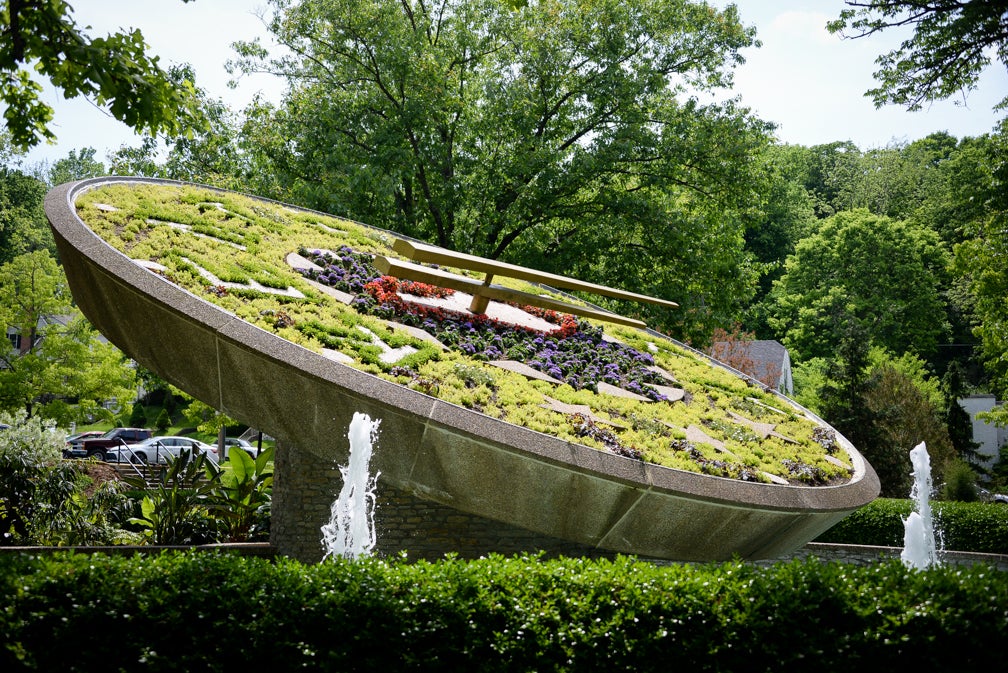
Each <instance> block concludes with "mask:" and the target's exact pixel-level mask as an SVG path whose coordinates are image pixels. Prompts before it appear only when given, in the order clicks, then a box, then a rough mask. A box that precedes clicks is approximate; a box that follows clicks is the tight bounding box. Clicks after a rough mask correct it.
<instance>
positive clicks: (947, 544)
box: [816, 498, 1008, 554]
mask: <svg viewBox="0 0 1008 673" xmlns="http://www.w3.org/2000/svg"><path fill="white" fill-rule="evenodd" d="M931 509H932V511H933V513H934V518H935V533H936V536H937V537H938V539H939V545H940V546H941V547H942V548H944V549H948V550H954V551H966V552H980V553H984V554H1008V505H1004V504H1000V503H987V502H955V501H949V502H932V503H931ZM912 511H913V502H912V501H910V500H906V499H896V498H878V499H876V500H874V501H872V502H870V503H868V504H867V505H865V506H864V507H861V508H860V509H858V510H856V511H854V512H853V513H852V514H851V515H850V516H848V517H847V518H845V519H844V520H843V521H841V522H840V523H838V524H836V525H835V526H833V527H832V528H830V529H829V530H828V531H826V532H825V533H823V534H822V535H820V536H819V537H818V538H816V542H835V543H839V544H864V545H882V546H885V547H902V546H903V520H904V519H906V518H907V517H908V516H909V515H910V512H912Z"/></svg>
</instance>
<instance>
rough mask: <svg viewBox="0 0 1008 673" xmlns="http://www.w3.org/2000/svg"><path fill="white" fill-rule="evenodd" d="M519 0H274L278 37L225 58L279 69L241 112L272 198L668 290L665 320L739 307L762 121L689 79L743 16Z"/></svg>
mask: <svg viewBox="0 0 1008 673" xmlns="http://www.w3.org/2000/svg"><path fill="white" fill-rule="evenodd" d="M514 4H515V3H508V2H504V1H503V0H441V1H439V2H434V3H414V2H398V1H397V0H365V1H359V0H305V1H303V2H289V1H288V0H274V1H273V2H272V5H273V7H274V9H275V15H274V18H273V20H272V22H271V24H270V29H271V31H272V32H273V34H274V35H275V37H276V39H277V41H278V42H279V43H280V44H282V45H283V46H284V47H285V48H286V50H287V52H288V54H289V55H288V56H284V57H279V58H270V55H269V54H268V53H267V52H266V51H265V50H264V49H263V48H262V47H261V46H260V45H258V44H256V43H252V44H243V45H241V47H240V50H241V54H242V58H241V59H240V61H239V62H238V63H237V64H235V66H236V67H238V68H241V69H243V70H244V71H249V72H251V71H269V72H273V73H276V74H279V75H281V76H283V77H285V78H287V81H288V83H289V94H288V95H287V97H286V99H285V100H284V101H283V103H282V104H281V105H280V106H279V107H278V108H276V109H272V108H267V109H261V110H260V111H259V112H258V113H256V114H254V115H252V117H251V119H252V123H251V124H250V125H247V126H246V131H248V132H251V133H252V134H253V135H254V136H255V138H256V140H257V141H258V145H259V147H260V148H261V150H262V152H263V153H264V154H266V155H268V158H269V165H270V166H271V170H270V171H269V172H271V173H273V174H274V176H276V178H277V179H276V184H277V185H282V187H280V189H282V190H283V191H281V192H280V193H274V194H270V195H271V196H274V197H276V198H280V199H282V200H288V201H293V202H297V203H302V204H304V205H308V206H311V207H315V208H319V209H321V210H325V211H327V212H333V213H338V214H343V215H349V216H351V217H354V218H356V219H359V220H362V221H365V222H368V223H370V224H374V225H378V226H383V227H387V228H390V229H393V230H396V231H400V232H402V233H405V234H408V235H411V236H415V237H417V238H421V239H425V240H429V241H432V242H435V243H437V244H439V245H442V246H446V247H449V248H454V249H459V250H464V251H467V252H472V253H475V254H479V255H483V256H488V257H493V258H508V257H511V258H515V257H521V258H522V259H523V260H524V262H525V263H529V264H532V265H536V266H541V267H542V268H545V269H547V270H550V271H555V272H560V273H574V274H577V275H579V276H581V277H585V276H586V275H587V276H588V277H587V278H586V279H588V280H594V279H598V278H600V276H604V277H605V282H608V283H611V284H620V285H622V286H624V287H627V288H628V289H634V290H637V291H642V292H645V293H649V294H656V295H659V296H663V297H669V298H672V299H674V300H675V301H678V302H680V304H682V305H683V306H685V307H686V309H685V310H684V311H682V312H680V316H679V317H672V318H671V320H676V319H681V317H682V316H688V315H701V314H702V315H703V316H704V318H709V317H710V316H711V315H714V314H720V315H719V317H722V318H723V316H724V315H726V314H728V313H730V312H731V311H732V310H734V309H736V308H737V307H738V305H739V302H740V301H742V302H744V301H745V300H746V299H747V298H748V296H751V293H752V286H753V276H754V274H753V272H752V269H751V266H750V265H748V264H747V262H746V257H745V254H744V249H743V243H744V242H743V239H742V231H743V229H744V226H745V218H746V217H747V215H748V209H749V208H750V207H752V206H753V205H754V204H755V203H756V202H758V201H759V199H760V196H759V192H760V189H759V184H760V182H759V181H760V179H761V177H762V176H761V170H760V169H759V168H758V166H757V162H756V161H755V157H756V154H757V152H758V150H759V149H761V148H762V147H764V146H765V145H766V144H767V143H768V141H769V139H768V135H767V134H768V132H769V127H768V126H767V125H766V124H764V123H762V122H760V121H758V120H756V119H755V118H753V117H752V116H751V115H750V114H749V113H748V111H747V110H745V109H742V108H740V107H739V106H738V105H737V103H735V102H731V101H729V102H727V103H724V104H720V105H703V104H701V103H700V102H698V100H697V99H696V98H695V97H693V94H694V93H696V92H698V91H704V90H711V89H715V88H718V87H723V86H727V85H728V84H730V82H731V75H732V68H733V67H734V65H735V64H737V63H739V62H741V61H742V57H741V55H740V53H739V52H740V50H741V49H744V48H746V47H749V46H751V45H753V44H754V42H755V40H754V32H753V30H752V29H751V28H745V27H743V26H742V25H741V23H740V22H739V19H738V16H737V12H736V9H735V8H734V7H733V6H731V7H729V8H727V9H725V10H724V11H723V12H721V11H717V10H715V9H713V8H711V7H710V6H708V5H706V4H701V3H697V2H693V1H689V0H629V1H626V0H545V1H544V2H536V3H527V4H524V5H522V6H520V7H514V6H512V5H514ZM586 250H596V251H601V250H605V251H606V254H605V255H604V256H603V255H589V256H587V258H586V255H585V251H586ZM700 259H706V260H709V263H707V264H697V262H698V261H699V260H700ZM729 307H730V308H729ZM671 320H670V321H671ZM725 324H726V323H725ZM705 329H706V332H707V336H708V337H709V333H710V331H709V328H705Z"/></svg>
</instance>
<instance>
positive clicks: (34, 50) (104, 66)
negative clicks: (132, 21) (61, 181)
mask: <svg viewBox="0 0 1008 673" xmlns="http://www.w3.org/2000/svg"><path fill="white" fill-rule="evenodd" d="M189 1H190V0H183V2H189ZM0 7H2V11H0V34H2V35H3V39H0V101H3V103H4V104H5V105H6V110H5V111H4V117H5V120H6V126H7V129H8V131H10V134H11V138H12V140H13V143H14V145H15V147H18V148H20V149H27V148H30V147H34V146H35V145H38V144H39V143H40V142H41V141H43V140H47V141H52V140H54V139H55V138H56V136H55V134H54V133H53V132H52V131H51V130H50V128H49V124H50V122H51V121H52V118H53V110H52V108H51V107H50V106H48V105H47V104H45V103H44V102H42V100H41V98H40V97H39V94H40V92H41V91H42V86H41V85H40V84H39V83H38V82H37V81H35V79H33V75H32V72H31V71H34V72H35V73H38V74H39V75H42V76H44V77H47V78H48V79H49V81H50V82H52V84H53V85H54V86H55V87H57V88H59V89H62V91H63V95H64V96H65V97H66V98H75V97H77V96H88V97H93V98H94V100H95V101H96V102H97V104H98V105H105V106H108V110H109V112H110V113H111V114H112V116H113V117H115V118H116V119H118V120H119V121H122V122H124V123H125V124H127V125H129V126H131V127H132V128H134V129H136V130H137V131H148V132H150V133H151V134H155V133H158V132H166V133H172V134H177V133H183V132H185V131H186V130H187V129H189V128H193V127H199V126H202V124H203V122H202V120H201V119H200V118H199V116H198V114H197V113H196V109H195V107H194V95H193V91H192V89H191V88H187V87H184V86H183V87H181V88H180V87H177V86H176V85H175V83H173V82H172V81H171V80H170V79H169V77H168V76H167V74H166V73H165V72H164V71H163V70H161V68H160V67H159V65H158V58H157V57H156V56H153V57H151V56H148V55H147V53H146V52H147V48H148V47H147V45H146V43H145V42H144V39H143V35H142V34H141V33H140V31H139V30H133V31H131V32H125V31H123V32H119V33H114V34H112V35H108V36H106V37H98V38H94V39H92V38H91V37H89V36H88V35H87V34H86V33H85V32H84V31H85V29H82V28H81V27H79V26H78V25H77V23H76V22H75V21H74V19H73V16H72V8H71V6H70V5H69V4H67V3H66V2H64V0H6V1H5V2H4V3H3V5H2V6H0Z"/></svg>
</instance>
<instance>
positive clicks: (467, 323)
mask: <svg viewBox="0 0 1008 673" xmlns="http://www.w3.org/2000/svg"><path fill="white" fill-rule="evenodd" d="M74 207H75V209H76V214H77V216H78V217H79V218H80V219H81V220H82V221H83V222H84V224H85V225H86V226H87V227H88V228H89V229H90V230H92V231H93V232H94V233H95V234H96V235H97V236H99V237H100V238H101V239H102V240H103V241H104V242H105V243H107V244H108V245H110V246H111V247H112V248H114V249H116V250H118V251H119V252H121V253H122V254H123V255H125V256H126V257H127V258H129V259H130V260H132V262H133V263H134V264H135V265H137V266H138V267H141V268H142V269H144V270H146V272H148V273H150V274H154V275H156V276H157V277H158V278H159V282H167V283H170V284H171V285H172V286H174V287H176V288H178V289H179V290H182V291H184V292H185V293H187V294H188V295H190V296H193V297H196V298H198V299H199V300H200V301H202V302H206V303H209V304H212V305H213V306H214V307H217V308H218V309H220V310H221V311H223V312H226V314H228V315H230V316H233V317H235V318H237V319H240V320H241V321H242V322H243V323H246V324H247V325H250V326H253V327H255V328H257V329H259V330H262V331H265V332H267V333H269V334H271V335H274V336H275V337H277V338H280V339H282V340H284V342H286V344H287V345H288V346H289V347H294V348H297V349H304V350H305V351H308V352H311V353H313V354H317V355H318V356H321V358H323V359H324V360H323V361H324V362H328V363H330V366H331V367H333V368H334V369H341V368H349V369H351V370H355V371H356V372H360V373H364V374H367V375H369V376H371V377H376V378H378V379H380V380H382V381H384V382H387V383H389V384H394V385H396V386H401V387H402V388H403V389H406V390H410V391H414V392H415V393H417V394H420V395H424V396H428V397H430V398H435V399H436V400H438V401H441V402H443V403H446V404H449V405H454V406H456V407H461V408H464V409H466V410H468V411H470V412H474V413H477V414H480V415H482V416H485V417H487V418H490V419H496V420H498V421H501V422H504V423H507V424H511V425H516V426H519V427H522V428H527V429H529V430H532V431H535V432H537V433H542V434H544V435H548V436H551V437H555V438H557V439H560V440H563V441H565V442H569V443H572V444H577V445H581V446H585V447H589V448H591V449H594V450H597V451H599V452H603V453H606V454H615V455H617V456H622V457H625V458H629V459H632V460H637V461H642V462H645V463H649V464H654V465H660V466H663V467H667V468H671V469H674V470H681V471H686V472H694V473H698V474H705V475H711V476H716V477H721V478H727V479H735V480H740V481H744V482H749V483H764V484H770V485H772V484H776V485H792V486H808V487H816V486H827V485H833V486H835V485H838V484H843V483H847V482H849V481H850V480H851V478H852V475H854V474H855V472H856V470H855V463H856V462H857V461H858V460H860V458H859V457H857V456H856V452H854V451H853V449H852V448H851V447H849V445H848V444H847V443H846V441H845V440H843V438H842V437H839V436H838V435H837V434H836V433H835V432H834V431H833V430H832V429H831V428H829V427H828V426H827V425H825V424H824V423H823V422H822V421H821V420H819V419H817V418H815V417H814V416H812V415H811V414H809V413H808V412H806V411H805V410H804V409H802V408H801V407H799V406H798V405H796V404H794V403H793V402H791V401H790V400H788V399H787V398H785V397H783V396H781V395H778V394H776V393H775V392H772V391H770V390H769V388H768V387H767V386H766V385H765V384H763V383H761V382H759V381H758V380H756V379H755V378H751V377H748V376H745V375H743V374H740V373H739V372H737V371H733V370H730V369H729V368H726V367H724V366H721V365H719V364H717V363H715V362H714V361H712V360H711V359H710V358H708V357H707V356H706V355H704V354H702V353H699V352H697V351H695V350H693V349H690V348H688V347H687V346H685V345H683V344H681V343H678V342H676V341H674V340H672V339H670V338H667V337H664V336H662V335H661V334H658V333H657V332H654V331H651V330H648V329H646V328H644V327H642V326H637V325H636V324H635V321H633V320H628V319H625V318H624V316H620V315H618V314H608V315H607V312H605V311H601V312H599V311H595V309H592V308H591V307H590V306H589V305H588V304H586V303H585V302H584V301H583V300H582V299H579V298H576V297H574V296H571V295H566V294H562V293H561V292H559V291H556V290H553V289H550V287H547V286H544V285H542V284H536V283H534V282H532V280H534V279H535V278H537V277H539V276H538V275H537V274H540V273H541V272H537V271H536V270H530V269H524V271H523V272H518V271H516V270H514V269H509V268H506V267H508V266H509V265H500V264H499V263H497V264H498V266H496V267H494V266H491V267H489V268H490V271H488V270H487V268H488V267H487V266H486V265H487V264H490V265H492V264H495V263H494V262H493V261H492V260H482V261H480V259H479V258H472V257H471V256H469V255H458V254H457V253H452V252H451V251H443V250H442V251H440V252H438V249H434V253H432V254H437V255H440V256H438V257H435V259H438V260H439V261H440V262H441V263H437V264H432V263H430V262H425V261H423V259H422V258H421V257H422V256H421V255H419V254H418V253H416V249H417V246H416V245H412V244H409V243H407V244H404V241H405V239H403V238H402V237H400V236H398V235H397V234H395V233H393V232H390V231H385V230H381V229H376V228H373V227H370V226H367V225H364V224H361V223H357V222H352V221H349V220H346V219H341V218H337V217H333V216H329V215H325V214H321V213H317V212H311V211H306V210H301V209H297V208H293V207H290V206H285V205H282V204H278V203H275V202H271V201H264V200H259V199H256V198H252V197H248V196H243V195H239V194H235V193H230V192H222V191H217V190H210V189H206V188H200V187H194V186H184V185H178V184H155V183H150V184H145V183H142V182H126V183H116V182H110V183H108V184H98V185H95V186H93V187H90V188H89V189H87V190H85V191H82V192H81V193H79V194H77V195H76V197H75V201H74ZM420 247H422V248H424V249H427V248H430V246H422V245H420ZM404 251H405V254H404ZM410 251H412V252H410ZM411 254H412V255H413V257H412V258H411V257H410V256H409V255H411ZM383 270H385V271H390V270H394V271H396V272H398V273H399V274H400V275H399V277H396V276H392V275H389V274H388V273H383ZM488 275H492V278H489V279H488ZM406 276H409V277H406ZM515 276H519V277H515ZM520 276H524V278H522V277H520ZM542 277H543V278H544V279H547V280H553V281H556V283H560V282H563V281H564V279H562V278H557V277H555V276H554V277H550V276H549V275H547V274H542ZM529 279H532V280H529ZM571 282H576V279H571ZM556 283H555V284H556ZM490 286H492V287H493V288H494V289H493V291H492V292H490V291H488V290H485V289H481V288H487V287H490ZM601 289H602V290H606V289H608V288H604V287H603V288H601ZM481 292H488V293H489V295H490V296H489V297H485V298H484V301H483V303H482V305H477V304H478V303H479V302H478V301H477V300H478V299H479V297H480V294H481ZM579 296H581V297H585V296H589V295H586V294H584V293H583V292H582V294H580V295H579ZM645 299H646V298H645ZM628 305H629V306H632V304H628ZM565 308H567V309H570V310H569V311H568V310H564V309H565ZM137 324H138V328H139V325H140V324H142V321H138V323H137ZM730 346H731V348H733V349H736V350H734V351H733V353H732V355H733V357H734V360H733V363H734V364H736V366H740V365H739V363H743V364H744V363H745V362H746V359H747V358H746V352H745V349H746V348H747V346H746V344H745V343H743V342H739V343H737V344H731V345H730ZM778 346H779V344H778ZM737 349H741V350H737ZM740 353H741V355H740ZM131 355H133V354H131ZM134 357H135V355H134ZM761 366H763V367H764V373H766V370H767V369H768V368H769V371H770V374H771V375H772V374H774V373H776V374H777V375H778V376H779V375H780V374H782V372H781V371H780V370H779V368H780V367H781V366H782V365H781V364H780V363H773V362H771V363H769V364H765V363H764V364H763V365H761ZM775 366H776V367H778V370H777V371H776V372H774V370H773V367H775ZM742 368H744V367H742ZM180 387H181V386H180ZM205 401H207V402H208V403H210V404H213V403H214V401H215V400H205ZM247 422H253V423H254V422H255V421H254V420H253V419H250V420H248V421H247Z"/></svg>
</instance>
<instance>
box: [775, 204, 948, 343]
mask: <svg viewBox="0 0 1008 673" xmlns="http://www.w3.org/2000/svg"><path fill="white" fill-rule="evenodd" d="M947 263H948V258H947V253H946V251H945V249H944V248H943V247H942V246H941V244H940V239H939V237H938V235H937V234H935V233H934V232H933V231H930V230H928V229H924V228H923V227H919V226H915V225H912V224H910V223H908V222H900V221H894V220H890V219H889V218H887V217H880V216H877V215H873V214H871V213H869V212H868V211H865V210H856V211H850V212H842V213H838V214H836V215H834V216H833V217H831V218H829V219H828V220H826V221H824V223H823V225H822V227H821V228H820V229H819V230H818V231H817V232H816V233H815V234H813V235H811V236H809V237H808V238H805V239H802V240H801V241H799V242H798V244H797V246H796V248H795V253H794V254H793V255H792V256H791V257H789V258H788V260H787V263H786V267H785V268H786V270H785V273H784V275H783V276H782V277H781V279H780V280H779V281H777V282H776V283H775V284H774V289H773V293H774V295H775V300H776V302H775V313H774V315H773V317H772V318H771V324H772V325H773V326H774V327H775V328H776V329H777V330H778V333H779V334H781V335H783V336H784V342H785V345H787V346H788V347H789V348H791V349H793V350H794V352H795V354H796V357H798V358H799V359H801V358H812V357H827V358H828V357H832V356H833V354H834V353H835V352H836V351H837V350H838V349H839V344H840V341H841V336H842V334H843V333H844V332H845V331H850V330H851V329H852V326H853V325H855V324H856V325H858V326H859V332H860V334H859V336H858V337H857V338H860V339H864V340H865V341H866V343H867V345H869V346H872V345H875V346H882V347H884V348H886V349H888V350H890V351H892V352H894V353H905V352H911V353H917V354H922V355H930V354H931V353H932V352H933V351H934V348H935V346H936V344H937V343H938V340H939V337H940V336H941V335H942V334H943V333H944V332H945V331H946V329H947V325H946V321H945V311H944V305H943V303H942V300H941V296H940V295H939V288H940V287H942V286H943V281H944V274H945V267H946V266H947Z"/></svg>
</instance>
